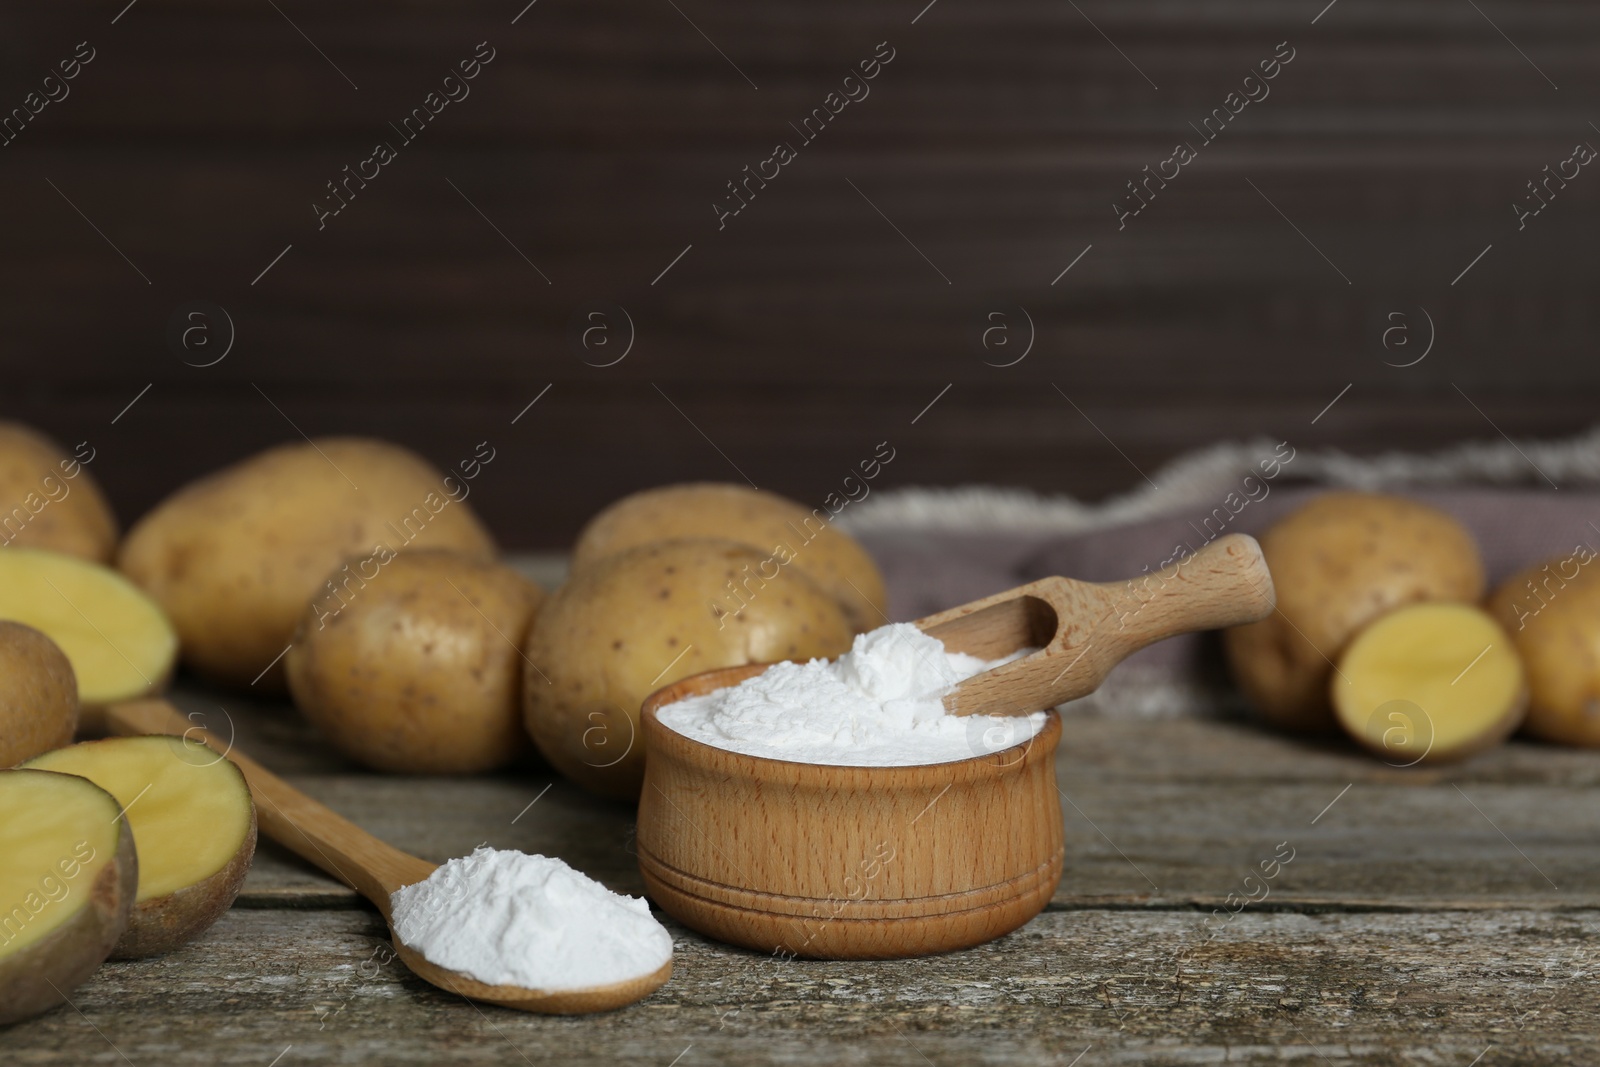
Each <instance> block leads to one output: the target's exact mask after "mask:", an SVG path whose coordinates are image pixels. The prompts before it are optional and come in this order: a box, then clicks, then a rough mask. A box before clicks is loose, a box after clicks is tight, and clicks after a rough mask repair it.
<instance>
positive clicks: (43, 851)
mask: <svg viewBox="0 0 1600 1067" xmlns="http://www.w3.org/2000/svg"><path fill="white" fill-rule="evenodd" d="M121 810H122V805H120V804H119V803H117V799H116V798H115V797H113V796H112V795H111V794H110V793H108V792H106V791H105V790H104V789H101V788H100V787H99V786H97V785H95V784H94V783H93V782H90V781H86V780H85V779H83V778H75V777H73V776H72V775H68V774H50V773H47V772H45V771H35V770H16V771H0V908H4V909H5V911H4V913H3V914H0V1026H4V1025H6V1024H8V1023H14V1022H16V1021H17V1020H18V1019H26V1018H28V1017H29V1016H31V1015H37V1014H39V1013H40V1012H42V1011H48V1010H49V1009H50V1008H53V1007H55V1006H56V1005H58V1004H62V1003H64V1002H65V1001H64V998H65V996H66V994H67V993H69V992H70V991H71V990H72V989H73V988H74V987H75V986H78V985H80V984H82V982H83V981H84V979H86V978H88V977H89V976H90V975H91V974H93V973H94V972H95V969H96V968H98V967H99V966H100V964H102V963H104V962H105V959H106V957H107V956H109V955H110V954H111V949H112V946H114V945H115V944H116V943H117V941H118V939H119V938H121V937H122V934H123V932H124V931H125V930H126V929H127V928H128V922H129V918H130V916H131V915H132V912H133V899H134V889H135V885H136V884H137V882H138V878H139V861H138V858H137V856H136V855H135V853H134V846H133V835H132V833H131V832H130V831H129V828H128V820H127V819H126V817H124V816H123V815H122V813H121Z"/></svg>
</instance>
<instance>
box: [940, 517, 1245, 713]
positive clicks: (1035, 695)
mask: <svg viewBox="0 0 1600 1067" xmlns="http://www.w3.org/2000/svg"><path fill="white" fill-rule="evenodd" d="M1275 603H1276V600H1275V594H1274V591H1273V586H1272V576H1271V574H1269V573H1268V571H1267V564H1266V560H1265V559H1264V558H1263V557H1262V555H1261V546H1260V545H1258V544H1256V541H1255V538H1253V537H1248V536H1246V535H1244V534H1229V535H1227V536H1226V537H1220V538H1218V539H1217V540H1215V541H1213V542H1212V543H1210V544H1208V545H1206V546H1205V547H1204V548H1202V549H1200V550H1199V551H1198V552H1195V553H1193V554H1192V555H1190V556H1187V557H1185V558H1184V559H1182V560H1180V561H1178V562H1175V563H1172V564H1169V565H1168V566H1166V567H1164V568H1162V569H1161V570H1159V571H1156V572H1153V573H1146V574H1141V575H1139V576H1137V577H1135V578H1130V579H1128V580H1126V581H1121V582H1105V583H1098V584H1097V583H1093V582H1079V581H1074V580H1072V579H1070V578H1060V577H1055V578H1042V579H1040V580H1039V581H1036V582H1030V583H1029V584H1027V585H1024V586H1019V587H1017V588H1016V589H1011V590H1007V591H1006V592H1004V593H997V594H995V595H994V596H991V597H986V598H985V599H983V600H978V601H974V602H973V603H971V604H964V605H962V606H961V607H958V608H952V609H951V610H949V611H946V612H941V613H940V614H938V615H934V616H930V617H929V618H926V619H922V620H920V621H919V622H918V623H917V625H918V626H919V627H921V628H922V629H923V631H924V632H926V633H929V634H931V635H932V636H934V637H937V638H939V639H941V640H942V641H944V643H945V647H946V648H947V649H950V650H951V651H959V652H966V653H968V654H969V655H974V656H981V657H983V658H985V659H999V658H1000V657H1002V656H1006V655H1009V654H1011V653H1013V652H1016V651H1018V650H1019V649H1023V648H1029V647H1034V648H1037V649H1038V651H1037V652H1034V653H1033V654H1031V655H1029V656H1026V657H1024V658H1022V659H1019V660H1016V661H1014V662H1011V663H1007V664H1005V665H1003V666H1000V667H996V668H995V669H994V670H991V671H985V672H984V673H983V674H979V675H975V676H974V677H972V678H968V679H967V680H966V681H964V682H962V683H961V684H960V685H958V686H956V687H955V688H954V689H953V690H951V691H950V692H949V693H948V694H947V695H946V696H945V699H944V706H945V710H947V711H949V712H950V713H951V714H952V715H973V714H987V715H1025V714H1028V713H1030V712H1034V711H1041V710H1043V709H1045V708H1050V707H1055V706H1056V705H1057V704H1062V703H1065V702H1066V701H1068V700H1073V699H1075V698H1077V697H1081V696H1083V695H1084V694H1086V693H1090V692H1092V691H1093V690H1094V689H1095V688H1097V687H1098V686H1099V685H1100V683H1101V682H1102V681H1104V680H1105V677H1106V675H1107V674H1109V673H1110V672H1111V668H1113V667H1115V666H1116V665H1117V664H1118V663H1120V662H1122V661H1123V660H1124V659H1126V658H1127V657H1128V656H1130V655H1132V654H1133V653H1134V652H1137V651H1138V650H1139V649H1141V648H1144V647H1145V646H1146V645H1150V644H1154V643H1155V642H1157V641H1160V640H1162V639H1164V638H1168V637H1172V636H1175V635H1177V634H1181V633H1189V632H1191V631H1194V630H1211V629H1217V628H1219V627H1224V626H1237V625H1239V624H1241V623H1246V622H1253V621H1255V620H1256V619H1260V618H1264V617H1265V616H1267V615H1268V614H1270V613H1271V612H1272V610H1273V607H1274V605H1275Z"/></svg>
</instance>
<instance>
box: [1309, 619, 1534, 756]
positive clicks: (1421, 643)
mask: <svg viewBox="0 0 1600 1067" xmlns="http://www.w3.org/2000/svg"><path fill="white" fill-rule="evenodd" d="M1330 696H1331V697H1332V698H1333V706H1334V710H1335V711H1336V712H1337V713H1338V717H1339V722H1340V724H1341V725H1342V726H1343V727H1344V728H1345V730H1347V731H1348V732H1349V734H1350V736H1351V737H1353V738H1355V739H1356V740H1357V741H1359V742H1361V743H1362V744H1363V745H1365V746H1367V747H1368V748H1369V749H1371V750H1372V751H1373V752H1375V753H1377V754H1378V755H1379V756H1381V757H1383V759H1384V760H1385V762H1388V763H1391V764H1393V765H1395V766H1410V765H1412V764H1414V763H1421V762H1424V761H1428V762H1440V761H1446V760H1452V759H1461V758H1464V757H1466V756H1470V755H1472V754H1473V753H1475V752H1480V751H1482V750H1483V749H1485V748H1488V747H1490V746H1491V745H1495V744H1498V743H1499V742H1501V741H1503V740H1505V739H1506V738H1507V737H1508V736H1510V734H1511V732H1512V731H1513V730H1515V729H1516V728H1517V725H1518V724H1519V723H1520V722H1521V721H1522V716H1523V714H1524V713H1525V712H1526V710H1527V706H1528V693H1527V685H1526V682H1525V680H1524V675H1523V669H1522V660H1521V658H1520V657H1519V656H1518V655H1517V650H1516V647H1515V646H1514V645H1513V644H1512V641H1511V637H1510V635H1508V634H1507V633H1506V632H1505V630H1503V629H1501V628H1500V625H1499V624H1498V623H1496V622H1495V621H1494V619H1493V618H1492V617H1491V616H1490V615H1489V614H1488V613H1487V612H1484V611H1482V610H1480V609H1478V608H1475V607H1473V606H1471V605H1469V604H1446V603H1438V604H1413V605H1411V606H1409V607H1404V608H1398V609H1396V610H1394V611H1391V612H1389V613H1388V614H1387V615H1383V616H1380V617H1379V618H1378V619H1377V620H1376V621H1375V622H1373V623H1372V624H1371V625H1370V626H1368V627H1367V628H1366V629H1364V630H1362V631H1361V632H1360V633H1359V634H1357V635H1356V638H1355V639H1354V640H1353V641H1351V642H1350V644H1349V646H1348V647H1347V648H1346V649H1345V652H1344V655H1343V656H1342V657H1340V660H1339V669H1338V671H1337V672H1335V674H1334V676H1333V680H1332V683H1331V684H1330Z"/></svg>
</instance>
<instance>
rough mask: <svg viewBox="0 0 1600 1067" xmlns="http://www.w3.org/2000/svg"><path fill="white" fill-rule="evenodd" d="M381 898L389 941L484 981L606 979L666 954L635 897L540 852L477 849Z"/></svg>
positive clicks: (580, 984)
mask: <svg viewBox="0 0 1600 1067" xmlns="http://www.w3.org/2000/svg"><path fill="white" fill-rule="evenodd" d="M390 904H391V906H392V910H393V912H394V935H395V937H396V938H398V939H399V940H401V941H403V942H405V944H406V945H408V946H410V947H411V948H413V949H415V950H416V951H418V952H420V953H422V955H423V957H424V958H426V959H427V960H428V962H430V963H434V964H437V965H439V966H440V967H448V968H449V969H451V970H453V971H460V972H461V973H462V974H465V975H467V976H468V977H471V978H475V979H477V980H478V981H480V982H486V983H488V984H489V985H514V986H521V987H523V988H526V989H542V990H547V991H550V992H556V991H560V990H568V989H582V988H585V987H588V986H600V985H610V984H612V983H614V982H625V981H628V980H629V979H632V978H642V977H644V976H645V975H647V974H653V973H654V972H656V971H657V970H660V968H661V965H662V964H664V963H666V962H667V961H668V960H669V959H671V958H672V935H670V934H668V933H667V931H666V928H665V927H664V926H662V925H661V924H660V923H659V922H657V921H656V920H655V918H654V917H652V916H651V914H650V906H649V905H648V904H646V903H645V902H644V899H643V898H641V897H629V896H624V895H622V894H621V893H613V892H612V891H611V890H609V889H607V888H606V887H605V886H603V885H601V884H600V883H599V882H596V881H595V880H594V879H592V878H590V877H588V876H587V875H585V874H582V873H580V872H578V871H575V870H573V869H572V868H571V867H568V866H567V865H566V864H565V863H563V862H561V861H560V860H558V859H552V858H549V857H546V856H530V855H528V854H527V853H525V852H517V851H514V850H509V849H494V848H479V849H477V850H476V851H474V852H473V853H472V855H470V856H464V857H461V858H460V859H453V860H450V861H449V862H447V863H445V864H444V865H443V866H441V867H439V868H438V869H437V870H435V871H434V872H433V873H432V874H430V875H429V876H428V877H427V878H425V879H423V880H422V881H420V882H417V883H415V884H414V885H408V886H405V887H404V888H402V889H398V890H396V891H395V893H394V895H393V896H391V897H390Z"/></svg>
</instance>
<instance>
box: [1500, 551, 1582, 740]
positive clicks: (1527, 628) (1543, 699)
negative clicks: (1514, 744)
mask: <svg viewBox="0 0 1600 1067" xmlns="http://www.w3.org/2000/svg"><path fill="white" fill-rule="evenodd" d="M1594 560H1595V554H1594V553H1593V552H1592V551H1590V550H1589V549H1587V548H1582V547H1580V549H1579V552H1578V553H1577V554H1574V555H1573V556H1568V557H1563V558H1561V559H1553V560H1551V561H1550V562H1549V563H1544V564H1535V565H1533V566H1531V567H1528V568H1527V569H1525V570H1523V571H1521V572H1519V573H1517V574H1514V575H1512V576H1511V577H1510V578H1507V579H1506V580H1505V581H1504V582H1502V583H1501V584H1500V586H1499V588H1497V589H1496V590H1495V591H1494V594H1493V595H1492V596H1491V597H1490V598H1489V603H1488V608H1489V612H1490V613H1491V614H1492V615H1494V617H1495V618H1496V619H1498V620H1499V622H1500V625H1501V626H1504V627H1505V629H1506V632H1507V633H1509V634H1510V635H1511V640H1512V642H1513V643H1515V645H1516V646H1517V651H1518V652H1520V653H1521V654H1522V665H1523V668H1524V669H1525V670H1526V671H1527V674H1528V691H1529V702H1528V717H1527V718H1526V719H1525V720H1524V721H1523V729H1524V730H1526V731H1527V732H1528V733H1529V734H1531V735H1533V736H1534V737H1538V738H1541V739H1543V740H1545V741H1554V742H1557V743H1560V744H1565V745H1591V746H1592V745H1600V568H1597V567H1596V566H1595V565H1594ZM1568 575H1571V577H1568ZM1530 584H1531V585H1532V587H1533V588H1532V589H1530V588H1529V586H1530Z"/></svg>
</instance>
